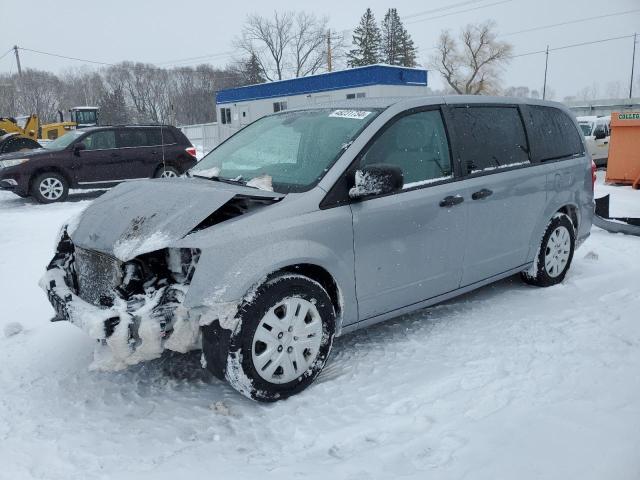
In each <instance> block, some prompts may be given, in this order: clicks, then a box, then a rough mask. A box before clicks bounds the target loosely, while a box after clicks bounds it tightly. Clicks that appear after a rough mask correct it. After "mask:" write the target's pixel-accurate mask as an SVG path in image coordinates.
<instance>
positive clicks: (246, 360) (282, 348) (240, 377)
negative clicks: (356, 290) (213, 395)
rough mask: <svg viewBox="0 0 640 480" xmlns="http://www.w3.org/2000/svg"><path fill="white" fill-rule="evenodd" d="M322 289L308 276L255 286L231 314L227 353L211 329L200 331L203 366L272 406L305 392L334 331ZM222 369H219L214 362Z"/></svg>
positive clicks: (323, 359)
mask: <svg viewBox="0 0 640 480" xmlns="http://www.w3.org/2000/svg"><path fill="white" fill-rule="evenodd" d="M335 318H336V314H335V310H334V308H333V304H332V303H331V298H330V297H329V294H328V293H327V291H326V290H325V289H324V288H323V287H322V286H321V285H320V284H319V283H317V282H315V281H313V280H311V279H310V278H307V277H304V276H302V275H296V274H282V275H279V276H277V277H274V278H272V279H270V280H268V281H267V282H266V283H265V284H264V285H262V286H261V287H259V288H258V290H257V292H256V293H255V295H253V298H252V299H251V300H250V301H248V302H246V303H245V304H244V305H242V306H241V307H240V309H239V312H238V314H237V320H238V327H237V328H236V331H234V332H233V333H232V334H231V338H230V340H229V344H228V345H229V347H228V352H227V355H226V356H225V355H220V352H219V351H216V350H217V349H219V348H220V345H221V343H220V342H219V339H218V338H215V335H216V331H215V329H207V328H205V329H203V353H204V357H205V360H206V361H207V367H208V368H209V369H210V370H211V371H212V372H213V373H214V374H217V375H219V372H220V369H219V368H218V367H222V371H223V372H224V377H225V378H226V380H227V381H228V382H229V383H230V384H231V386H233V387H234V388H235V389H236V390H238V391H239V392H240V393H242V394H243V395H245V396H247V397H249V398H252V399H253V400H258V401H263V402H273V401H276V400H280V399H284V398H287V397H289V396H291V395H294V394H296V393H298V392H301V391H302V390H304V389H305V388H307V387H308V386H309V385H310V384H311V383H312V382H313V381H314V380H315V378H316V377H317V376H318V375H319V374H320V371H321V370H322V368H323V367H324V365H325V363H326V361H327V358H328V356H329V352H330V350H331V345H332V342H333V336H334V332H335ZM221 361H222V362H224V363H225V365H219V363H220V362H221Z"/></svg>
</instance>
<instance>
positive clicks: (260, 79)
mask: <svg viewBox="0 0 640 480" xmlns="http://www.w3.org/2000/svg"><path fill="white" fill-rule="evenodd" d="M242 75H243V77H244V78H243V81H244V82H245V83H246V84H247V85H254V84H256V83H264V82H266V80H265V78H264V75H263V72H262V67H261V66H260V62H259V61H258V57H257V56H256V54H255V53H252V54H251V56H250V57H249V59H248V60H247V61H246V62H245V63H244V65H243V68H242Z"/></svg>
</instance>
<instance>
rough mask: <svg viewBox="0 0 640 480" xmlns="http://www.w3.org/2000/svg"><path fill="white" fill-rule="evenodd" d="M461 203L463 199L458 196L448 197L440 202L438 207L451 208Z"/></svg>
mask: <svg viewBox="0 0 640 480" xmlns="http://www.w3.org/2000/svg"><path fill="white" fill-rule="evenodd" d="M462 202H464V198H462V197H461V196H460V195H449V196H447V197H444V198H443V199H442V200H440V206H441V207H453V206H454V205H458V204H459V203H462Z"/></svg>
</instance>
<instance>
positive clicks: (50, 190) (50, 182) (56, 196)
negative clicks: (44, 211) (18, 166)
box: [31, 172, 69, 203]
mask: <svg viewBox="0 0 640 480" xmlns="http://www.w3.org/2000/svg"><path fill="white" fill-rule="evenodd" d="M68 194H69V184H68V183H67V180H66V179H65V178H64V177H63V176H62V175H60V174H59V173H55V172H47V173H41V174H40V175H38V176H37V177H36V178H34V179H33V182H32V184H31V195H33V197H34V198H35V199H36V200H37V201H38V202H39V203H53V202H61V201H63V200H64V199H65V198H67V195H68Z"/></svg>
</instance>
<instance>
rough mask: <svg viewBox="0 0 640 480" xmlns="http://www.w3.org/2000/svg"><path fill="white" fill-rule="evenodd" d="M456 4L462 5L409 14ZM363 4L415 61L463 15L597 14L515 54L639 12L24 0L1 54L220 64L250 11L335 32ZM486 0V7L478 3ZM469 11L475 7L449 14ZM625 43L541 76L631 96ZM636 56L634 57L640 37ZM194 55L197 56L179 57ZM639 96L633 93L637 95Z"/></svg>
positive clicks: (539, 17) (423, 59)
mask: <svg viewBox="0 0 640 480" xmlns="http://www.w3.org/2000/svg"><path fill="white" fill-rule="evenodd" d="M2 1H3V3H4V2H5V1H8V0H2ZM461 3H466V5H462V6H459V7H457V8H453V9H448V10H441V11H439V12H435V13H429V14H424V15H422V16H413V15H414V14H418V13H421V12H425V11H432V10H435V9H441V8H444V7H447V6H451V5H456V4H461ZM367 6H369V7H371V8H372V9H373V11H374V14H375V15H376V18H377V19H378V20H381V19H382V17H383V16H384V12H385V11H386V9H387V8H388V7H390V6H395V7H396V8H397V9H398V12H399V14H400V16H401V17H410V18H406V20H405V22H406V27H407V29H408V31H409V33H410V34H411V35H412V36H413V39H414V41H415V43H416V45H417V46H418V48H419V57H418V58H419V61H420V63H422V64H426V63H427V61H428V58H429V56H430V54H431V52H432V47H433V46H434V45H435V42H436V40H437V37H438V34H439V33H440V31H441V30H443V29H450V30H452V31H454V32H458V31H459V30H460V28H462V27H463V26H464V25H465V24H467V23H469V22H480V21H485V20H488V19H493V20H494V21H495V22H496V24H497V29H498V32H499V33H500V34H501V35H502V34H509V33H512V32H517V31H520V30H525V29H530V28H535V27H539V26H546V25H550V24H556V23H562V22H568V21H572V20H579V19H583V18H589V17H600V18H597V19H594V20H590V21H586V22H581V23H575V24H570V25H564V26H559V27H555V28H548V29H544V30H537V31H533V32H528V33H520V34H517V35H506V36H504V37H503V39H504V40H509V41H510V42H512V44H513V46H514V53H515V54H518V53H527V52H531V51H537V50H544V49H545V47H546V46H547V44H548V45H550V47H551V48H554V47H560V46H565V45H570V44H576V43H582V42H588V41H592V40H600V39H605V38H610V37H618V36H623V35H628V34H632V33H633V32H634V31H640V11H637V12H635V13H629V14H626V15H618V16H610V17H605V16H606V15H610V14H612V13H617V12H624V11H628V10H638V9H640V1H639V0H607V1H602V0H535V1H531V0H484V1H476V2H463V1H462V0H451V1H449V2H447V1H445V0H434V1H432V2H426V1H424V0H422V1H418V0H393V1H392V2H390V1H389V0H386V1H385V0H370V1H368V2H359V1H354V0H351V1H345V0H322V1H319V2H301V1H295V0H270V1H268V2H267V1H263V2H258V1H243V0H236V1H225V2H220V1H193V0H182V1H179V2H176V1H169V0H153V1H146V0H126V1H124V0H109V1H108V2H78V1H74V2H53V3H52V2H50V1H46V2H45V1H41V0H36V1H31V2H29V9H28V12H27V11H25V10H24V9H22V8H10V9H1V12H2V13H1V15H2V21H1V22H0V24H1V25H0V55H2V54H3V53H4V52H5V51H6V50H8V49H9V48H11V47H12V46H13V45H14V44H17V45H18V46H20V47H24V48H30V49H35V50H42V51H46V52H52V53H58V54H62V55H66V56H71V57H79V58H84V59H91V60H96V61H102V62H108V63H117V62H120V61H123V60H134V61H143V62H151V63H158V64H159V63H163V66H166V65H169V64H167V63H165V62H172V61H175V60H178V59H184V58H190V57H197V56H203V55H210V54H221V53H222V54H223V55H218V56H216V57H210V58H208V59H206V62H207V63H211V64H213V65H218V66H223V65H224V64H225V63H227V62H229V61H230V60H231V58H232V56H231V55H230V54H226V53H225V52H229V51H231V50H233V45H232V41H233V38H234V37H235V36H237V35H238V33H239V32H240V29H241V27H242V24H243V22H244V20H245V17H246V15H247V14H248V13H259V14H263V15H270V14H272V13H273V11H274V10H288V9H291V10H302V9H304V10H306V11H309V12H313V13H316V14H318V15H328V16H329V18H330V26H331V28H332V29H334V30H336V31H338V32H340V31H343V30H347V29H352V28H354V27H355V26H356V25H357V23H358V21H359V19H360V16H361V15H362V13H363V11H364V10H365V8H366V7H367ZM483 6H486V8H479V7H483ZM469 9H474V10H471V11H467V12H464V13H455V14H451V13H453V12H458V11H460V10H469ZM444 15H446V16H444ZM433 17H441V18H433ZM638 43H640V41H639V42H638ZM632 48H633V40H632V39H629V38H627V39H622V40H615V41H611V42H604V43H599V44H594V45H587V46H582V47H578V48H569V49H565V50H560V51H556V52H552V53H551V54H550V56H549V74H548V84H549V86H550V88H551V89H552V90H553V91H554V93H555V97H556V98H557V99H561V98H563V97H564V96H566V95H572V94H575V93H576V92H578V91H579V90H580V89H582V88H584V87H587V86H592V85H594V84H595V85H596V86H597V87H598V89H599V96H601V97H603V96H606V95H607V93H608V91H609V89H610V88H611V83H614V82H619V84H620V86H621V92H620V93H621V94H623V95H624V94H628V88H629V87H628V86H629V77H630V72H631V56H632V55H631V53H632ZM636 59H637V60H638V59H640V45H639V46H638V53H637V55H636ZM21 60H22V66H23V68H38V69H44V70H50V71H53V72H60V71H62V70H64V69H66V68H70V67H80V66H83V65H85V66H86V67H85V68H97V67H96V66H95V65H94V66H90V65H88V64H83V63H82V62H77V61H72V60H65V59H60V58H54V57H48V56H44V55H40V54H36V53H31V52H26V51H21ZM638 61H640V60H638ZM195 63H198V62H195V61H194V62H190V63H189V62H183V63H182V64H195ZM8 71H14V72H15V71H16V66H15V59H14V57H13V55H7V56H6V57H4V58H3V59H2V60H0V72H8ZM636 72H638V73H637V74H640V65H637V66H636ZM543 75H544V55H531V56H524V57H521V58H515V59H513V60H512V62H511V64H510V65H509V66H508V67H507V69H506V71H505V73H504V77H503V80H504V81H503V85H504V86H521V85H524V86H528V87H529V88H531V89H541V88H542V82H543ZM429 82H430V85H431V86H432V87H433V88H440V87H441V86H442V81H441V80H440V78H439V76H438V74H437V73H435V72H434V73H432V74H431V76H430V79H429ZM638 95H640V92H638V94H637V95H635V96H638Z"/></svg>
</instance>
